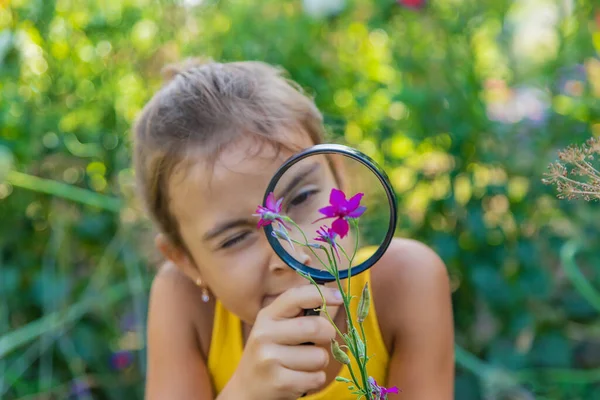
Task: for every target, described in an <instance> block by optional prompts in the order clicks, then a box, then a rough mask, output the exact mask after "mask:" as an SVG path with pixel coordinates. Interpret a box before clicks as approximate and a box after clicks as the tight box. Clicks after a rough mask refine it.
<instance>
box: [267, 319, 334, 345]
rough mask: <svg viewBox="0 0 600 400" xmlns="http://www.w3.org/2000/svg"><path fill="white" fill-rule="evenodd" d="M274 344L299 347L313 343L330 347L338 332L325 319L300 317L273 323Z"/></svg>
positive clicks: (271, 334) (272, 335)
mask: <svg viewBox="0 0 600 400" xmlns="http://www.w3.org/2000/svg"><path fill="white" fill-rule="evenodd" d="M270 330H271V332H270V336H271V338H272V340H273V342H275V343H278V344H283V345H298V344H302V343H306V342H312V343H316V344H321V345H324V346H329V345H330V343H331V339H332V338H335V336H336V330H335V328H334V327H333V326H332V325H331V323H330V322H329V321H328V320H326V319H325V318H324V317H319V316H312V317H298V318H291V319H286V320H282V321H277V322H275V323H273V324H272V325H271V327H270Z"/></svg>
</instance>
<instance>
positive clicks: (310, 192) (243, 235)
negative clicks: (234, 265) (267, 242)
mask: <svg viewBox="0 0 600 400" xmlns="http://www.w3.org/2000/svg"><path fill="white" fill-rule="evenodd" d="M317 193H319V190H317V189H312V190H307V191H305V192H302V193H300V194H298V196H296V197H294V199H293V200H292V201H290V206H293V207H296V206H299V205H301V204H302V203H304V202H306V200H308V198H309V197H310V196H314V195H315V194H317ZM298 199H302V201H298ZM295 202H297V203H295ZM250 233H251V232H244V233H241V234H239V235H237V236H235V237H233V238H232V239H230V240H227V241H226V242H225V243H223V244H222V245H221V248H222V249H228V248H230V247H233V246H235V245H236V244H238V243H240V242H242V241H243V240H244V239H246V237H247V236H248V235H249V234H250Z"/></svg>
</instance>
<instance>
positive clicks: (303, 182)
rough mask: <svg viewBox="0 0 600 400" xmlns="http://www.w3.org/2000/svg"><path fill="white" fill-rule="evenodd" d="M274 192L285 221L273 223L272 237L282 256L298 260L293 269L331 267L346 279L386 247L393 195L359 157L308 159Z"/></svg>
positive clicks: (296, 165)
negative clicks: (350, 270) (348, 271)
mask: <svg viewBox="0 0 600 400" xmlns="http://www.w3.org/2000/svg"><path fill="white" fill-rule="evenodd" d="M272 193H273V198H274V199H275V201H277V202H279V203H278V204H279V207H280V213H281V214H282V215H284V216H285V217H286V218H285V221H283V223H281V224H277V223H276V224H273V231H272V232H271V236H272V237H273V238H275V239H276V240H277V241H278V243H279V246H278V247H279V251H278V253H282V252H283V253H284V254H283V256H284V257H283V258H284V259H285V260H293V261H294V262H292V263H291V264H293V265H291V266H292V267H298V266H300V268H302V267H307V268H309V269H315V270H320V271H327V270H328V269H330V268H331V267H332V266H333V267H335V268H337V269H338V270H339V271H340V272H342V274H343V272H344V271H347V270H348V268H349V267H350V266H351V265H352V266H356V265H358V264H360V263H362V262H364V261H367V260H369V258H371V257H372V256H373V255H374V254H375V253H376V252H377V250H378V249H379V248H380V247H381V246H384V245H385V246H387V245H388V243H386V238H387V237H388V231H389V228H390V219H391V218H395V213H394V212H393V210H392V209H391V208H390V206H389V191H386V186H385V185H384V184H383V183H382V180H381V178H380V176H378V175H377V174H376V173H375V172H374V171H373V169H372V168H369V167H368V166H367V165H365V163H364V162H361V161H358V160H357V159H356V158H353V157H349V156H347V155H345V154H340V153H329V154H312V155H309V156H307V157H305V158H303V159H301V160H299V161H297V162H296V163H294V164H293V165H291V166H290V167H289V168H288V169H287V170H286V171H285V172H284V173H283V174H282V175H281V176H280V177H279V179H278V180H277V182H276V184H275V185H274V187H273V191H272ZM280 256H282V254H280ZM309 269H307V271H310V270H309ZM305 272H306V271H305Z"/></svg>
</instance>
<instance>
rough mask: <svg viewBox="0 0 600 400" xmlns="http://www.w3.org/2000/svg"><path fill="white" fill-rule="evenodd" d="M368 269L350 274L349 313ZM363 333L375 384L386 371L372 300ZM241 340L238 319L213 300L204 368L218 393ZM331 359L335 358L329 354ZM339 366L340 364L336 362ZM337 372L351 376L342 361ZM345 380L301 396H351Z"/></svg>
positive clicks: (326, 399) (335, 399) (318, 399)
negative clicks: (212, 320) (208, 347)
mask: <svg viewBox="0 0 600 400" xmlns="http://www.w3.org/2000/svg"><path fill="white" fill-rule="evenodd" d="M369 278H370V271H369V270H367V271H365V272H363V273H362V274H360V275H357V276H355V277H352V286H351V291H352V295H353V296H355V298H354V299H353V300H352V302H351V308H350V309H351V312H352V315H356V311H357V310H356V309H357V307H358V299H359V298H360V295H361V291H362V288H363V287H364V285H365V282H369V290H370V291H371V283H370V279H369ZM363 325H364V328H365V336H366V338H367V351H368V353H369V355H370V356H371V359H370V360H369V362H368V364H367V367H368V371H369V374H370V375H371V376H372V377H373V378H375V380H376V381H377V382H378V383H379V384H383V383H384V382H386V381H387V371H388V363H389V354H388V351H387V349H386V347H385V343H384V341H383V337H382V336H381V331H380V329H379V323H378V321H377V315H376V314H375V306H374V304H373V301H371V305H370V308H369V315H368V316H367V318H366V319H365V322H364V323H363ZM243 350H244V348H243V343H242V322H241V320H240V319H239V318H238V317H237V316H235V315H234V314H233V313H231V312H229V311H228V310H227V309H225V307H223V305H222V304H221V302H219V301H218V300H217V302H216V305H215V317H214V323H213V331H212V339H211V345H210V350H209V353H208V370H209V373H210V376H211V378H212V382H213V387H214V389H215V395H218V394H219V393H220V392H221V391H222V390H223V388H224V387H225V385H226V384H227V382H229V379H231V376H232V375H233V373H234V371H235V370H236V368H237V366H238V364H239V362H240V359H241V358H242V352H243ZM350 359H351V365H352V369H353V371H355V372H356V371H358V367H357V365H356V362H355V360H354V358H353V357H350ZM331 362H337V361H335V360H334V359H333V358H331ZM340 366H341V364H340ZM338 376H342V377H344V378H347V379H351V377H350V371H349V370H348V367H347V366H346V365H343V366H342V368H341V370H340V372H339V373H338ZM348 385H349V384H346V383H342V382H337V381H335V380H334V381H332V382H331V383H330V384H329V385H327V386H326V387H325V388H324V389H323V390H321V391H320V392H318V393H314V394H312V395H310V396H306V397H303V398H302V399H303V400H346V399H348V400H355V399H356V395H353V394H352V393H351V391H350V390H348Z"/></svg>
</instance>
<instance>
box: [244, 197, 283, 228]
mask: <svg viewBox="0 0 600 400" xmlns="http://www.w3.org/2000/svg"><path fill="white" fill-rule="evenodd" d="M282 202H283V197H282V198H280V199H279V200H277V201H275V195H274V194H273V192H271V193H269V195H268V196H267V201H266V204H265V205H266V207H263V206H258V208H257V209H256V211H255V212H256V214H252V215H254V216H255V217H260V219H259V220H258V225H257V226H256V227H257V228H258V229H260V228H262V227H263V226H267V225H270V224H271V223H272V222H273V221H277V222H279V223H280V224H281V225H283V226H286V225H285V224H284V223H283V219H282V217H281V215H280V213H281V203H282Z"/></svg>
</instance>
